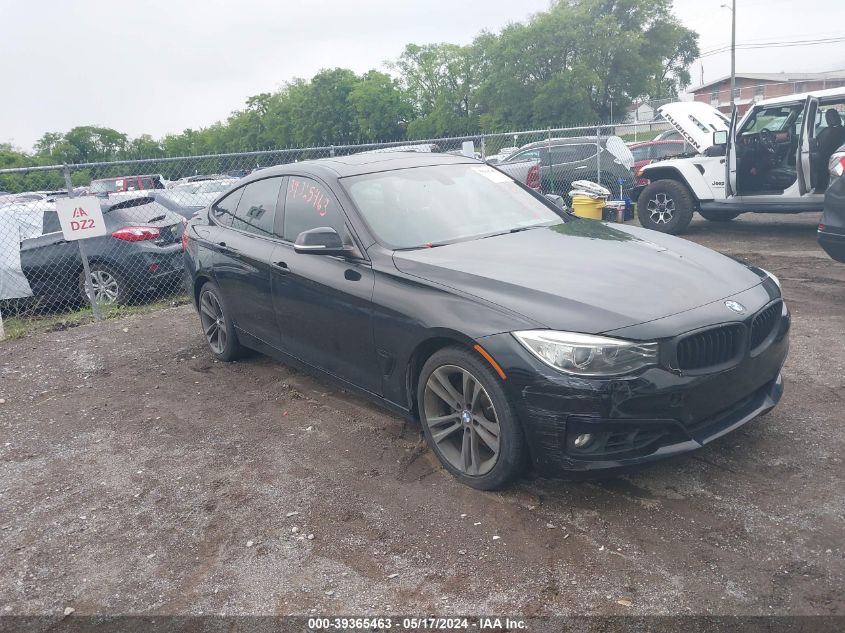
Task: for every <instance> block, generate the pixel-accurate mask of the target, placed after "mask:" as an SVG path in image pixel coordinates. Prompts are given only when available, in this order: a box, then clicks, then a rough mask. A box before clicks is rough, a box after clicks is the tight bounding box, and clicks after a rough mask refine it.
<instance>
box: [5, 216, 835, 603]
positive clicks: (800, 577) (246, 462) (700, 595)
mask: <svg viewBox="0 0 845 633" xmlns="http://www.w3.org/2000/svg"><path fill="white" fill-rule="evenodd" d="M817 222H818V215H817V214H813V215H800V216H794V217H778V216H748V217H745V216H744V217H743V218H740V219H739V220H737V221H735V222H732V223H726V224H723V225H719V224H713V223H708V222H704V221H702V220H700V219H699V220H696V221H695V223H694V224H693V225H692V227H691V230H690V232H689V234H688V235H687V237H688V238H689V239H692V240H695V241H697V242H700V243H703V244H706V245H708V246H711V247H713V248H716V249H718V250H720V251H723V252H725V253H728V254H731V255H738V256H742V257H745V258H747V259H749V260H750V261H752V262H754V263H756V264H759V265H761V266H763V267H765V268H767V269H769V270H771V271H772V272H774V273H775V274H776V275H778V276H779V277H780V279H781V281H782V283H783V285H784V288H785V295H786V299H787V301H788V303H789V305H790V307H791V309H792V311H793V316H794V321H793V331H792V348H791V352H790V356H789V360H788V362H787V365H786V368H785V374H784V375H785V383H786V394H785V396H784V399H783V400H782V402H781V404H780V406H779V407H777V408H776V409H775V410H774V411H773V412H772V413H771V414H769V415H768V416H766V417H764V418H761V419H759V420H756V421H754V422H752V423H750V424H749V425H747V426H746V427H744V428H743V429H741V430H739V431H737V432H735V433H733V434H731V435H729V436H727V437H726V438H723V439H722V440H721V441H718V442H716V443H715V444H713V445H711V446H709V447H707V448H706V449H704V450H701V451H699V452H698V453H695V454H692V455H689V456H685V457H681V458H676V459H673V460H670V461H668V462H664V463H661V464H659V465H656V466H654V467H651V468H649V469H648V470H644V471H642V472H639V473H636V474H632V475H629V476H625V477H623V478H619V479H615V480H610V481H605V482H596V483H572V482H566V481H559V480H548V479H539V478H536V477H531V476H529V477H527V478H525V479H524V480H522V481H521V482H519V483H518V484H517V485H516V486H514V487H513V488H511V489H509V490H507V491H505V492H500V493H483V492H478V491H475V490H472V489H470V488H467V487H464V486H462V485H459V484H458V483H456V482H455V481H454V480H453V479H452V478H451V477H450V476H449V475H448V474H447V473H446V472H445V471H444V470H443V469H441V468H440V467H439V466H438V464H437V463H436V461H435V459H434V458H433V456H432V455H431V453H430V452H429V451H428V450H427V449H426V448H425V446H424V444H423V443H422V441H421V438H420V434H419V431H418V429H417V428H415V427H414V426H413V425H405V424H403V423H402V422H401V421H400V420H398V419H397V418H395V417H393V416H391V415H389V414H386V413H384V412H383V411H381V410H380V409H378V408H377V407H375V406H373V405H371V404H368V403H367V402H365V401H363V400H361V399H359V398H357V397H354V396H351V395H349V394H347V393H345V392H344V391H343V390H341V389H339V388H338V387H337V386H336V385H334V384H332V383H329V382H327V381H323V380H319V379H315V378H313V377H311V376H309V375H306V374H303V373H300V372H297V371H295V370H292V369H290V368H288V367H285V366H283V365H281V364H278V363H276V362H274V361H271V360H269V359H267V358H264V357H260V356H257V357H255V358H251V359H248V360H245V361H242V362H238V363H236V364H223V363H217V362H214V361H213V360H212V357H211V356H210V354H209V352H208V351H207V350H206V347H205V345H204V343H203V339H202V336H201V333H200V330H199V327H198V319H197V318H196V315H195V313H194V312H193V309H192V307H191V306H181V307H176V308H170V309H164V310H161V311H158V312H155V313H152V314H147V315H139V316H133V317H129V318H127V319H122V320H118V321H110V322H105V323H103V324H101V325H99V326H97V325H86V326H81V327H76V328H72V329H67V330H64V331H55V332H48V333H43V334H37V335H34V336H29V337H25V338H23V339H20V340H16V341H9V342H6V343H2V344H0V398H2V399H3V400H4V402H3V403H2V404H0V613H2V614H6V615H20V614H61V613H62V611H63V610H64V609H65V608H67V607H71V608H73V609H75V615H85V614H94V613H99V614H104V613H105V614H125V613H135V614H138V613H144V614H199V613H216V614H291V613H294V614H304V615H308V614H313V613H319V614H326V613H331V614H390V613H394V614H395V613H403V614H412V615H419V614H423V613H437V614H444V615H446V614H456V613H462V614H520V615H523V616H531V615H544V614H640V615H641V614H702V613H710V614H754V615H768V614H790V615H802V614H821V615H832V614H838V615H843V614H845V599H843V595H842V591H843V587H845V561H843V543H845V538H843V537H845V529H843V525H844V524H843V519H845V494H843V491H845V468H843V461H842V460H843V454H845V441H843V440H844V438H845V433H843V422H845V413H843V410H845V396H843V394H845V265H841V264H836V263H834V262H832V261H831V260H829V259H827V257H826V256H825V255H824V253H823V252H822V251H821V250H820V249H819V248H818V247H817V245H816V243H815V225H816V223H817Z"/></svg>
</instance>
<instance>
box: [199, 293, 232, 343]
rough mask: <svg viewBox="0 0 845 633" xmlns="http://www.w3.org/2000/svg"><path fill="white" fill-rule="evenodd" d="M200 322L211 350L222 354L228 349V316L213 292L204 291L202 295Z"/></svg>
mask: <svg viewBox="0 0 845 633" xmlns="http://www.w3.org/2000/svg"><path fill="white" fill-rule="evenodd" d="M200 322H201V323H202V331H203V332H204V333H205V339H206V340H207V341H208V346H209V347H210V348H211V351H212V352H214V353H215V354H222V353H223V350H224V349H226V318H225V317H224V316H223V308H222V307H220V301H219V300H218V299H217V297H216V296H215V295H214V293H213V292H204V293H202V296H201V297H200Z"/></svg>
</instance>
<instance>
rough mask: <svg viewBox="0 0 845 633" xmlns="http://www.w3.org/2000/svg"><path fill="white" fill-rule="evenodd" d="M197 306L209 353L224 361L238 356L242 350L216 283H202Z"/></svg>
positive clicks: (235, 358)
mask: <svg viewBox="0 0 845 633" xmlns="http://www.w3.org/2000/svg"><path fill="white" fill-rule="evenodd" d="M197 307H198V308H199V314H200V324H201V326H202V330H203V335H204V336H205V342H206V344H207V345H208V349H209V350H211V353H212V354H214V356H215V357H216V358H218V359H219V360H222V361H224V362H230V361H233V360H237V359H238V358H240V357H241V356H242V355H243V351H244V350H243V347H241V344H240V341H238V335H237V332H235V326H234V324H233V323H232V319H231V318H230V317H229V311H228V309H227V307H226V303H225V301H224V300H223V295H222V293H221V292H220V288H218V287H217V284H215V283H214V282H211V281H208V282H206V283H205V284H203V287H202V288H201V289H200V294H199V302H198V306H197Z"/></svg>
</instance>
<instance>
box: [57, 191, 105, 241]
mask: <svg viewBox="0 0 845 633" xmlns="http://www.w3.org/2000/svg"><path fill="white" fill-rule="evenodd" d="M56 213H58V215H59V224H61V226H62V234H63V235H64V238H65V239H66V240H67V241H69V242H70V241H73V240H84V239H85V238H88V237H100V236H101V235H105V234H106V223H105V221H104V220H103V211H102V209H100V200H99V199H98V198H95V197H94V196H84V197H82V198H58V199H57V200H56Z"/></svg>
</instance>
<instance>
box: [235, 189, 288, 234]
mask: <svg viewBox="0 0 845 633" xmlns="http://www.w3.org/2000/svg"><path fill="white" fill-rule="evenodd" d="M281 186H282V179H281V178H264V179H263V180H256V181H254V182H251V183H249V184H248V185H247V186H246V187H243V188H242V189H243V195H241V199H240V201H239V202H238V207H237V210H236V211H235V217H234V219H233V220H232V228H233V229H238V230H241V231H247V232H248V233H255V234H256V235H264V236H266V237H269V236H272V235H273V222H274V221H275V218H276V201H277V200H278V199H279V189H280V188H281Z"/></svg>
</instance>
